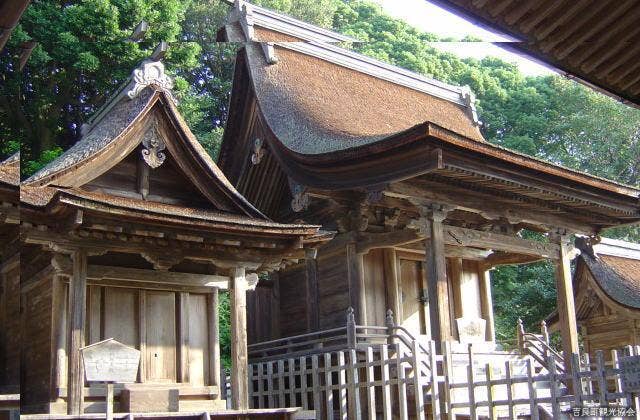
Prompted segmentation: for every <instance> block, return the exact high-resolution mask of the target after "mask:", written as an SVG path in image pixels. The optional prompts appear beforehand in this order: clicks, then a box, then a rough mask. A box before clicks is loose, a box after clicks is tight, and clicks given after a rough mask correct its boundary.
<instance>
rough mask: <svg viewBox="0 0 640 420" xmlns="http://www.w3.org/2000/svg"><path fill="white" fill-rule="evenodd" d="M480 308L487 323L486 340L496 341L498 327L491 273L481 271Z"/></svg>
mask: <svg viewBox="0 0 640 420" xmlns="http://www.w3.org/2000/svg"><path fill="white" fill-rule="evenodd" d="M478 274H480V307H481V310H482V315H483V316H484V319H485V320H486V321H487V329H486V331H485V340H487V341H491V342H495V341H496V327H495V321H494V318H493V298H492V296H491V271H489V270H481V272H480V273H478Z"/></svg>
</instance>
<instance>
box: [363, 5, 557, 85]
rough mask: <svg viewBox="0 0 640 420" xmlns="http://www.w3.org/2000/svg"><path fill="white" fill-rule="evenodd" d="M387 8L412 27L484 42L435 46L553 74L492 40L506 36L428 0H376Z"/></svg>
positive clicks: (525, 70) (530, 72) (528, 71)
mask: <svg viewBox="0 0 640 420" xmlns="http://www.w3.org/2000/svg"><path fill="white" fill-rule="evenodd" d="M375 1H376V2H377V3H378V4H380V6H382V8H383V10H384V11H385V12H386V13H387V14H389V15H390V16H393V17H395V18H398V19H402V20H403V21H405V22H407V23H408V24H410V25H411V26H413V27H415V28H418V29H420V30H423V31H425V32H431V33H435V34H437V35H440V36H443V37H453V38H457V39H461V38H464V37H465V36H466V35H472V36H474V37H476V38H479V39H481V40H482V41H483V42H438V43H433V44H432V45H433V46H434V47H436V48H438V49H441V50H445V51H449V52H451V53H453V54H456V55H459V56H461V57H474V58H483V57H486V56H488V55H490V56H494V57H499V58H502V59H503V60H505V61H507V62H514V63H516V64H517V65H518V68H519V69H520V71H521V72H523V73H524V74H527V75H532V76H536V75H541V74H551V73H552V70H550V69H548V68H547V67H544V66H542V65H540V64H538V63H536V62H534V61H531V60H528V59H526V58H524V57H521V56H519V55H517V54H514V53H511V52H508V51H506V50H504V49H502V48H500V47H498V46H496V45H494V44H492V42H505V41H509V40H510V39H509V38H508V37H506V36H502V35H499V34H497V33H493V32H490V31H487V30H485V29H483V28H480V27H478V26H476V25H474V24H473V23H471V22H468V21H466V20H464V19H463V18H461V17H458V16H457V15H455V14H453V13H451V12H448V11H446V10H444V9H441V8H440V7H438V6H436V5H434V4H431V3H429V2H428V1H426V0H375Z"/></svg>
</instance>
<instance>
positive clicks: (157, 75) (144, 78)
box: [127, 60, 177, 103]
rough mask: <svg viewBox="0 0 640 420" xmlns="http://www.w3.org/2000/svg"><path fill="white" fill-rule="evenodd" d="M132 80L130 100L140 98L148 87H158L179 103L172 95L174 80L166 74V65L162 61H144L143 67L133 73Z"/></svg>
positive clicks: (129, 93) (128, 93) (128, 94)
mask: <svg viewBox="0 0 640 420" xmlns="http://www.w3.org/2000/svg"><path fill="white" fill-rule="evenodd" d="M131 79H132V80H131V83H132V85H133V86H131V89H129V91H128V92H127V96H128V97H129V98H130V99H133V98H135V97H136V96H138V95H139V94H140V92H142V91H143V90H144V89H145V88H146V87H147V86H151V85H156V86H158V87H159V88H161V89H162V90H163V91H165V93H167V94H168V95H169V97H171V100H172V101H173V102H174V103H177V101H176V99H175V98H174V97H173V94H172V93H171V89H173V80H171V77H169V76H168V75H167V74H166V73H165V70H164V64H162V62H161V61H149V60H145V61H143V62H142V65H141V66H140V67H139V68H137V69H135V70H134V71H133V72H132V73H131Z"/></svg>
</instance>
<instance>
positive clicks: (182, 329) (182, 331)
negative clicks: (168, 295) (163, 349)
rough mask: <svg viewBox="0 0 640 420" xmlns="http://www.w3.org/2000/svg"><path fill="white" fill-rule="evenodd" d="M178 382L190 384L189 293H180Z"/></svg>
mask: <svg viewBox="0 0 640 420" xmlns="http://www.w3.org/2000/svg"><path fill="white" fill-rule="evenodd" d="M178 345H179V347H178V350H179V351H178V381H179V382H182V383H189V293H188V292H180V293H178Z"/></svg>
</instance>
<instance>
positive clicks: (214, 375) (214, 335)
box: [208, 287, 222, 398]
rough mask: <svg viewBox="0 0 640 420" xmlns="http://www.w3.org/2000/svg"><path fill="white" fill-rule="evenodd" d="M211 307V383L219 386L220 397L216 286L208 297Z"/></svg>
mask: <svg viewBox="0 0 640 420" xmlns="http://www.w3.org/2000/svg"><path fill="white" fill-rule="evenodd" d="M208 300H209V302H208V307H209V354H210V359H209V383H210V384H211V385H212V386H217V387H218V397H219V398H220V397H221V395H222V389H221V388H220V316H219V307H220V306H219V305H220V297H219V294H218V288H217V287H215V288H214V289H213V290H212V291H211V293H210V294H209V297H208Z"/></svg>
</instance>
